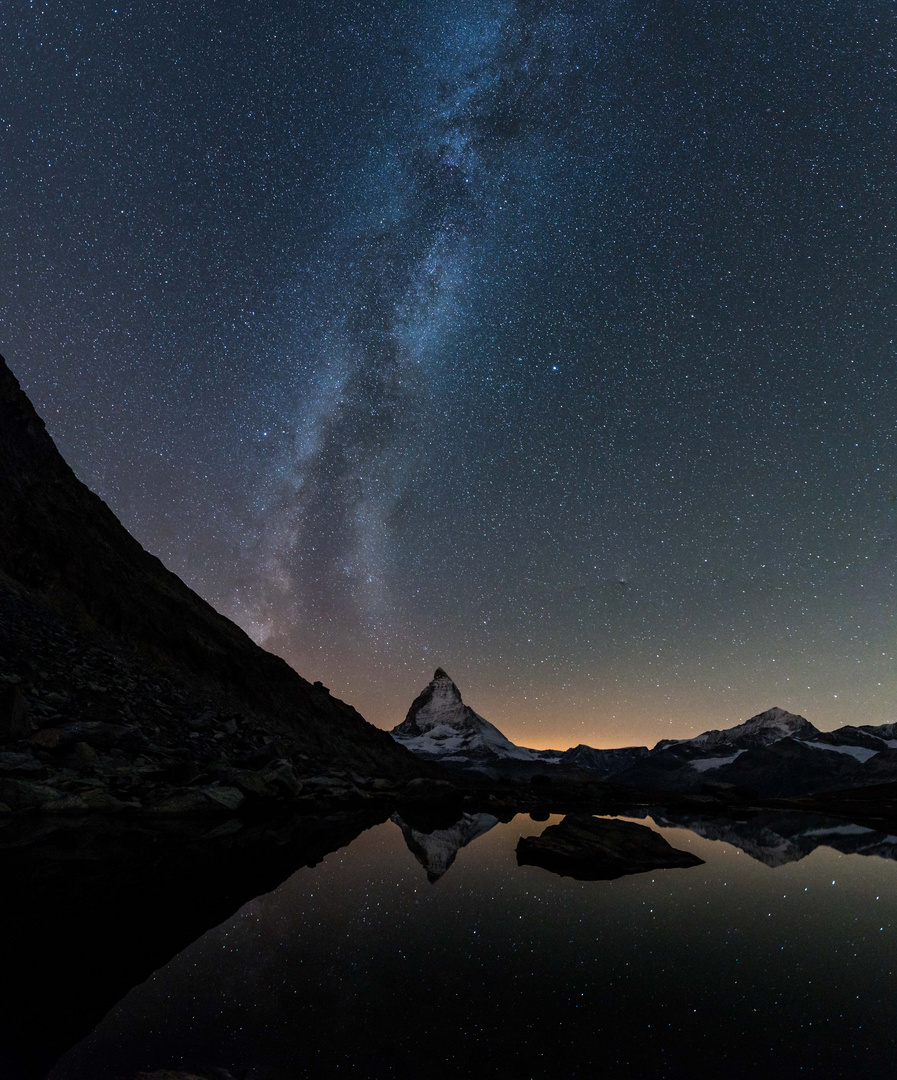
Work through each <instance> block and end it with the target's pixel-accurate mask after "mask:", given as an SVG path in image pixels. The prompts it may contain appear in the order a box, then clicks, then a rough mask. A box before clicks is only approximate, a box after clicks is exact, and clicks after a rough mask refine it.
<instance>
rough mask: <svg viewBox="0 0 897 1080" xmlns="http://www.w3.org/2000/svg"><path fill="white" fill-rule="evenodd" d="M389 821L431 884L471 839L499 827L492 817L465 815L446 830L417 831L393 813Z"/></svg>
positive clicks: (495, 818) (495, 819)
mask: <svg viewBox="0 0 897 1080" xmlns="http://www.w3.org/2000/svg"><path fill="white" fill-rule="evenodd" d="M392 820H393V821H394V822H395V823H396V825H398V826H399V828H400V829H401V830H402V835H403V836H404V837H405V843H406V844H407V845H408V850H409V851H410V852H411V854H412V855H413V856H414V857H415V859H417V861H418V862H419V863H420V864H421V866H422V867H423V868H424V870H426V871H427V879H428V880H429V881H430V883H431V884H432V883H433V882H434V881H438V880H439V878H441V877H442V875H443V874H444V873H445V872H446V870H448V868H449V867H450V866H451V865H452V863H453V862H454V861H455V856H456V855H457V854H458V852H459V851H460V850H461V848H463V847H467V845H468V844H469V843H470V842H471V840H476V838H477V837H478V836H482V835H483V833H487V832H489V830H490V829H491V828H492V826H493V825H497V824H498V818H497V817H493V816H492V814H464V816H463V817H462V818H461V820H460V821H456V822H455V824H454V825H452V826H451V827H450V828H448V829H434V830H433V832H420V831H419V830H417V829H415V828H413V827H412V826H411V825H409V824H408V823H407V822H406V821H404V820H403V819H402V817H401V816H400V815H399V814H393V815H392Z"/></svg>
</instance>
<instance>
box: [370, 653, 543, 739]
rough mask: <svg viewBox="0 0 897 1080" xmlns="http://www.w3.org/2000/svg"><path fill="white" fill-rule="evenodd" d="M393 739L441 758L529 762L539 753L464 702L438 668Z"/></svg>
mask: <svg viewBox="0 0 897 1080" xmlns="http://www.w3.org/2000/svg"><path fill="white" fill-rule="evenodd" d="M391 734H392V737H393V738H394V739H395V740H396V741H397V742H400V743H401V744H402V745H403V746H406V747H407V748H408V749H409V750H411V751H412V752H413V753H416V754H422V755H423V756H426V757H435V758H440V759H445V758H455V759H456V760H461V759H465V760H467V759H476V758H479V757H484V756H486V757H488V756H496V755H497V756H499V757H508V758H522V759H526V760H529V759H530V758H534V757H535V756H536V752H535V751H532V750H527V749H525V748H524V747H522V746H515V745H514V743H512V742H511V740H510V739H507V738H505V736H504V735H502V733H501V732H500V731H499V730H498V728H497V727H495V726H494V725H493V724H490V723H489V721H488V720H484V719H483V717H482V716H480V715H479V714H478V713H475V712H474V711H473V709H471V707H470V706H469V705H465V704H464V702H463V701H462V700H461V693H460V691H459V690H458V687H457V686H455V684H454V683H453V682H452V680H451V679H450V678H449V676H448V675H447V674H446V672H445V671H443V669H442V668H437V669H436V672H435V674H434V675H433V679H432V681H431V682H430V684H429V685H428V686H427V687H426V689H425V690H424V691H423V693H421V694H419V695H418V697H416V698H415V699H414V701H413V702H412V704H411V708H410V709H409V710H408V715H407V716H406V717H405V719H404V720H403V721H402V723H401V724H399V725H398V726H397V727H395V728H393V729H392V732H391Z"/></svg>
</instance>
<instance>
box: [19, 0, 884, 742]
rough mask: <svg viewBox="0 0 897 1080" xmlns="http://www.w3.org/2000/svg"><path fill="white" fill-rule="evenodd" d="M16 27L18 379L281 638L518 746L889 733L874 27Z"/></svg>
mask: <svg viewBox="0 0 897 1080" xmlns="http://www.w3.org/2000/svg"><path fill="white" fill-rule="evenodd" d="M0 33H2V38H3V42H4V49H3V51H4V57H5V61H6V69H7V70H6V74H5V78H4V83H3V93H2V95H0V138H2V153H0V191H2V199H0V242H2V255H3V257H2V260H0V275H2V278H3V282H2V289H0V296H2V298H3V300H2V304H3V307H2V313H3V334H2V339H3V340H2V351H3V353H4V355H5V356H6V358H7V360H8V361H9V363H10V366H11V367H12V368H13V370H14V372H15V373H16V374H17V376H18V377H19V379H20V380H21V381H22V383H23V385H24V387H25V389H26V390H27V392H28V393H29V395H30V396H31V398H32V400H33V401H34V403H35V405H36V407H37V408H38V409H39V411H40V412H41V413H42V415H43V416H44V417H45V419H46V420H47V424H48V427H49V430H50V432H51V434H52V435H53V436H54V438H55V439H56V440H57V443H58V445H59V446H60V449H61V450H62V452H63V453H64V455H65V456H66V458H67V460H69V462H70V463H71V464H72V466H73V467H74V468H75V470H76V472H77V473H78V475H79V476H80V477H81V478H82V479H83V480H84V481H85V482H86V483H88V484H89V485H90V486H91V487H93V488H94V490H96V491H98V492H99V493H100V494H101V495H102V497H103V498H104V499H106V501H107V502H108V503H109V504H110V505H111V507H112V508H113V509H114V510H115V512H116V513H117V514H118V515H119V517H120V518H121V519H122V521H123V523H124V524H125V525H126V526H127V527H128V528H129V529H130V530H131V532H132V533H133V534H134V535H135V536H137V538H138V539H139V540H140V541H141V542H142V543H143V544H144V546H145V547H147V548H148V549H149V550H150V551H153V552H154V553H155V554H158V555H159V556H160V557H161V558H162V559H163V561H165V562H166V564H167V565H168V566H169V567H170V568H171V569H173V570H174V571H175V572H177V573H178V574H179V575H181V576H182V577H183V578H184V580H185V581H186V582H187V583H188V584H190V585H191V586H192V587H194V588H196V589H197V591H199V592H200V593H201V594H202V595H203V596H205V597H206V598H207V599H208V600H210V601H211V602H212V603H213V604H215V606H216V607H218V609H219V610H221V611H223V612H224V613H225V614H227V615H229V616H230V617H232V618H234V619H235V620H236V621H237V622H239V623H240V624H241V625H242V626H243V627H244V628H246V629H247V631H248V632H250V633H251V634H252V635H253V636H254V637H255V638H256V640H258V641H259V642H261V643H262V644H264V645H265V646H266V647H267V648H270V649H272V650H273V651H275V652H278V653H280V654H281V655H283V656H284V657H285V658H286V659H287V660H288V661H290V662H291V663H292V664H293V665H294V666H295V667H296V668H297V670H299V671H300V672H301V673H302V674H303V675H305V676H306V677H307V678H310V679H322V680H323V681H324V682H325V684H326V685H328V686H329V687H330V688H331V689H332V690H333V692H334V693H335V694H337V695H338V696H339V697H342V698H344V699H346V700H348V701H350V702H351V703H352V704H353V705H355V706H356V707H357V708H358V709H359V710H360V711H361V712H362V713H363V714H364V715H365V716H366V717H368V718H369V719H371V720H372V721H374V722H376V723H379V724H381V725H383V726H392V725H393V724H395V723H397V722H398V721H399V720H400V719H401V718H402V717H403V715H404V712H405V710H406V709H407V707H408V705H409V704H410V701H411V699H412V698H413V697H414V695H415V694H416V693H417V692H418V691H419V690H420V688H421V687H422V686H423V685H425V683H426V682H427V681H428V680H429V678H430V676H431V674H432V669H433V668H435V667H436V666H437V665H441V666H443V667H445V668H446V669H447V670H448V671H449V673H450V674H451V675H452V677H453V678H454V680H455V681H456V682H457V683H458V685H459V687H460V688H461V690H462V693H463V694H464V695H465V698H466V700H467V701H469V703H470V704H472V705H473V707H474V708H475V709H477V711H479V712H481V713H482V714H483V715H485V716H486V717H487V718H488V719H489V720H491V721H492V722H493V723H495V724H497V725H498V726H499V727H500V728H501V729H502V730H503V731H504V732H505V733H506V734H507V735H508V736H509V737H510V738H512V739H514V740H515V741H517V742H520V743H523V744H524V745H530V746H556V747H558V748H561V749H563V748H565V747H567V746H569V745H574V744H576V743H579V742H585V743H589V744H591V745H596V746H602V745H623V744H628V743H645V742H647V743H649V744H653V742H654V741H656V740H657V739H658V738H662V737H670V736H682V737H686V736H689V735H693V734H696V733H697V732H698V731H700V730H704V729H706V728H707V727H711V726H714V727H721V726H727V724H729V723H736V722H738V721H740V720H743V719H745V718H746V717H748V716H750V715H752V714H753V713H756V712H759V711H761V710H763V709H765V708H768V707H770V706H772V705H780V706H782V707H784V708H788V709H790V710H792V711H795V712H800V713H802V714H803V715H805V716H806V717H807V718H808V719H809V720H811V721H812V722H813V723H815V724H816V725H817V726H819V727H821V728H823V729H825V728H831V727H835V726H839V725H841V724H845V723H883V722H886V721H892V720H894V719H895V714H894V710H893V706H892V703H893V702H894V699H895V692H897V676H895V673H894V672H895V669H894V649H895V619H894V614H893V612H894V591H895V558H894V537H895V514H897V492H895V486H894V474H895V420H897V395H895V389H897V387H895V382H897V378H895V356H897V351H895V340H897V325H895V306H894V300H895V271H894V266H895V265H897V260H895V254H897V252H895V229H897V182H895V176H897V138H895V130H894V127H895V122H894V116H895V105H897V101H895V91H894V52H895V16H894V12H893V8H892V6H891V5H888V4H885V3H870V4H866V5H863V6H861V7H851V8H849V9H848V8H847V7H846V6H845V5H842V4H834V3H824V2H819V0H816V2H807V3H798V4H794V5H788V6H787V8H786V7H784V6H782V5H762V4H759V5H758V4H749V3H737V2H731V3H713V4H711V3H702V2H695V3H673V2H664V0H651V2H644V3H630V4H624V3H620V2H617V0H608V2H606V3H597V4H596V3H586V2H585V0H568V2H560V0H556V2H552V0H517V2H512V0H480V2H478V3H474V2H472V0H470V2H466V0H456V2H450V0H433V2H428V3H423V4H418V5H391V4H386V3H379V2H372V0H362V2H358V3H354V2H352V3H350V2H337V3H334V4H330V5H326V7H321V8H316V9H315V10H314V11H312V10H310V9H308V8H305V7H299V8H296V7H295V6H294V5H287V4H282V3H278V2H276V0H275V2H273V3H270V4H266V5H260V4H255V3H250V4H248V5H242V6H240V7H239V8H237V7H235V6H233V5H229V4H225V3H204V4H199V5H195V6H194V7H192V8H190V9H189V10H183V9H181V8H179V7H177V6H175V5H174V4H169V3H161V2H158V3H148V4H145V5H140V6H139V7H131V6H120V7H113V6H110V5H109V4H106V3H99V2H94V0H89V2H81V3H78V2H75V3H68V4H65V5H62V4H58V3H52V2H46V3H42V2H38V0H35V2H33V3H25V2H21V0H13V2H11V3H9V4H7V5H5V6H4V9H3V11H2V13H0Z"/></svg>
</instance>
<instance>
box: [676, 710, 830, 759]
mask: <svg viewBox="0 0 897 1080" xmlns="http://www.w3.org/2000/svg"><path fill="white" fill-rule="evenodd" d="M818 734H819V730H818V728H816V727H814V726H813V725H812V724H811V723H810V721H809V720H806V719H804V717H803V716H798V715H797V714H796V713H790V712H788V711H787V710H785V709H780V708H778V706H775V707H773V708H772V709H767V710H766V712H762V713H757V715H756V716H752V717H751V718H750V719H749V720H745V721H744V723H743V724H736V725H735V727H731V728H726V729H725V730H723V731H719V730H716V729H714V730H713V731H705V732H703V733H702V734H701V735H696V736H695V737H694V738H693V739H664V740H661V742H659V743H658V744H657V746H655V747H654V749H655V750H662V749H664V748H665V747H667V746H678V747H682V748H685V747H689V748H694V749H695V750H700V751H701V752H702V753H703V752H706V751H708V750H716V749H718V748H720V747H732V748H733V749H742V750H746V749H749V748H751V747H758V746H770V745H771V744H772V743H774V742H778V741H779V739H785V738H788V737H789V736H790V737H791V738H795V739H808V738H812V737H813V736H816V735H818Z"/></svg>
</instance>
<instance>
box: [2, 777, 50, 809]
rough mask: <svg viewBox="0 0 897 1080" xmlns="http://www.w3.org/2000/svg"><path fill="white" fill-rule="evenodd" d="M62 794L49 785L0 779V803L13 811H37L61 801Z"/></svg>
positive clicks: (30, 781)
mask: <svg viewBox="0 0 897 1080" xmlns="http://www.w3.org/2000/svg"><path fill="white" fill-rule="evenodd" d="M62 797H63V796H62V793H61V792H60V791H58V790H57V789H56V788H54V787H51V786H50V785H49V784H38V783H35V782H34V781H32V780H13V779H11V778H2V779H0V802H4V803H6V805H7V806H9V807H11V808H12V809H13V810H38V809H41V808H42V807H43V806H44V805H47V804H49V803H52V802H54V801H57V800H59V799H61V798H62Z"/></svg>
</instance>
